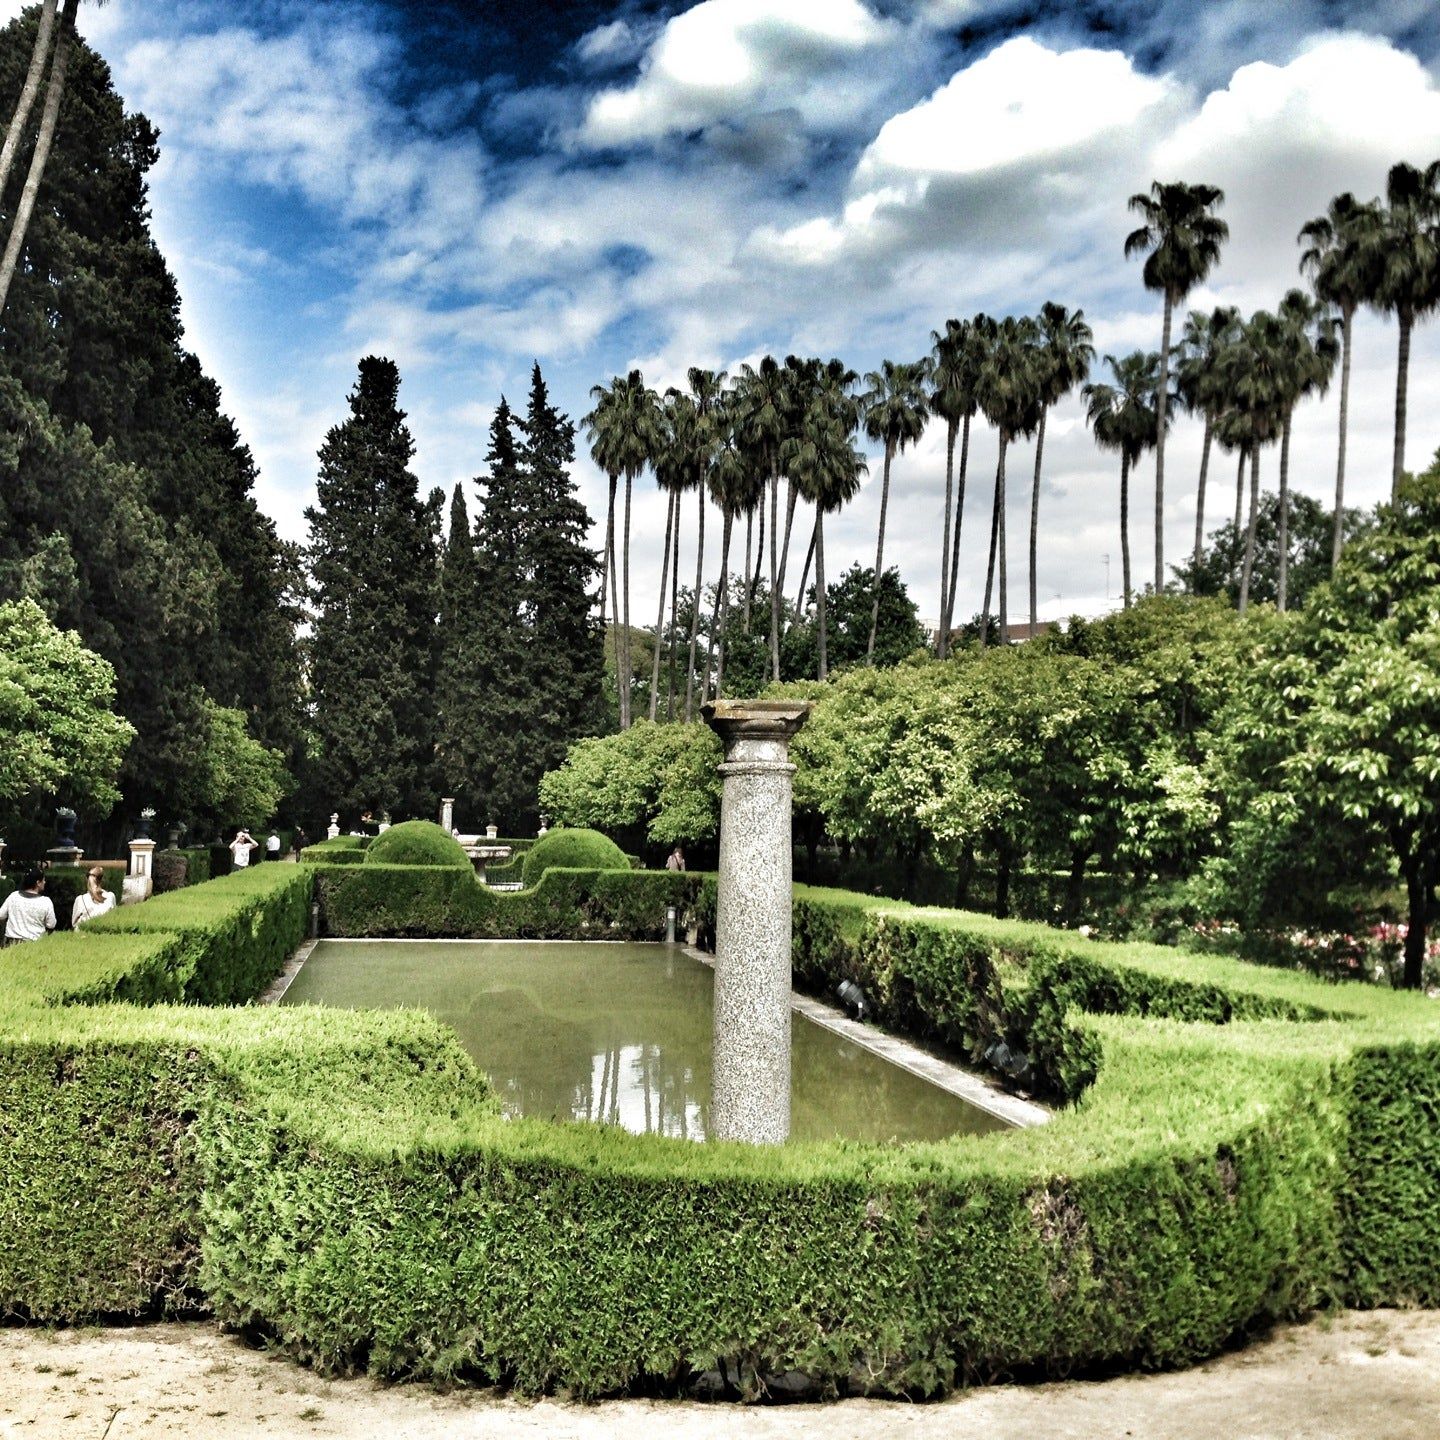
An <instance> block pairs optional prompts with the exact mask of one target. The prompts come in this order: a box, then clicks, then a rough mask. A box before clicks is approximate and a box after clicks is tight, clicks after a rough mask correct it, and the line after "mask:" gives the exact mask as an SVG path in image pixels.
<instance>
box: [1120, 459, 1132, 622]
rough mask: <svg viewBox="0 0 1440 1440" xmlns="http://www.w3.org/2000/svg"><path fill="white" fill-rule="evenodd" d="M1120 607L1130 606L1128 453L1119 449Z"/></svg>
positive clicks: (1126, 608) (1126, 607) (1124, 608)
mask: <svg viewBox="0 0 1440 1440" xmlns="http://www.w3.org/2000/svg"><path fill="white" fill-rule="evenodd" d="M1120 585H1121V590H1120V594H1121V597H1122V599H1121V602H1120V608H1121V609H1122V610H1128V609H1129V608H1130V453H1129V451H1127V450H1123V449H1122V450H1121V451H1120Z"/></svg>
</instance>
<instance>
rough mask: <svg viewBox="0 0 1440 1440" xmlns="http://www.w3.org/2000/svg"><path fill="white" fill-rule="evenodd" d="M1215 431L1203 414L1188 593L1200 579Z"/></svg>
mask: <svg viewBox="0 0 1440 1440" xmlns="http://www.w3.org/2000/svg"><path fill="white" fill-rule="evenodd" d="M1214 433H1215V423H1214V421H1213V420H1211V418H1210V416H1209V414H1208V413H1207V414H1206V416H1205V440H1204V443H1203V444H1202V445H1201V447H1200V484H1199V485H1198V486H1197V487H1196V490H1195V554H1194V556H1193V557H1192V559H1191V561H1190V593H1191V594H1192V595H1194V594H1196V593H1198V592H1197V586H1198V585H1199V581H1200V556H1201V554H1202V553H1203V552H1204V549H1205V480H1206V477H1207V476H1208V475H1209V473H1210V441H1211V438H1212V437H1213V435H1214Z"/></svg>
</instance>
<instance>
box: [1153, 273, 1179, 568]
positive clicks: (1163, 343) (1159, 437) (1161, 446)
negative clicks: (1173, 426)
mask: <svg viewBox="0 0 1440 1440" xmlns="http://www.w3.org/2000/svg"><path fill="white" fill-rule="evenodd" d="M1173 312H1174V300H1173V299H1172V297H1171V295H1170V292H1169V291H1168V290H1167V291H1166V292H1165V325H1164V328H1163V329H1162V330H1161V332H1160V389H1159V391H1158V392H1157V394H1156V396H1155V593H1156V594H1157V595H1163V594H1164V593H1165V411H1166V409H1167V408H1168V405H1169V401H1170V320H1171V317H1172V314H1173Z"/></svg>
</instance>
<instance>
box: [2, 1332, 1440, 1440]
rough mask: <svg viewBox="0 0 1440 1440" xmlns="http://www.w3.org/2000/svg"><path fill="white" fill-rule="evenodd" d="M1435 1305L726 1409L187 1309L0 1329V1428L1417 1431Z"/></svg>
mask: <svg viewBox="0 0 1440 1440" xmlns="http://www.w3.org/2000/svg"><path fill="white" fill-rule="evenodd" d="M1437 1434H1440V1311H1420V1312H1398V1311H1375V1312H1371V1313H1364V1314H1361V1313H1352V1314H1342V1315H1340V1316H1338V1317H1321V1318H1320V1319H1319V1320H1316V1321H1313V1322H1311V1323H1310V1324H1308V1325H1304V1326H1287V1327H1283V1328H1281V1329H1279V1330H1277V1331H1276V1332H1275V1333H1274V1334H1273V1335H1272V1336H1271V1337H1269V1338H1268V1339H1266V1340H1264V1341H1262V1342H1260V1343H1257V1344H1255V1345H1252V1346H1250V1347H1249V1348H1248V1349H1246V1350H1244V1351H1241V1352H1239V1353H1236V1354H1233V1355H1227V1356H1224V1357H1222V1358H1220V1359H1218V1360H1214V1361H1212V1362H1210V1363H1209V1364H1207V1365H1202V1366H1199V1367H1197V1368H1196V1369H1193V1370H1187V1371H1183V1372H1181V1373H1178V1374H1171V1375H1148V1376H1130V1377H1124V1378H1121V1379H1115V1380H1104V1381H1082V1382H1069V1383H1065V1384H1051V1385H1035V1386H1027V1387H1018V1386H997V1387H992V1388H989V1389H982V1390H973V1391H970V1392H968V1393H967V1394H963V1395H957V1396H953V1397H952V1398H950V1399H948V1400H946V1401H944V1402H942V1403H939V1404H933V1405H903V1404H891V1403H882V1402H879V1401H870V1400H849V1401H844V1402H842V1403H840V1404H836V1405H826V1406H819V1405H792V1406H770V1407H755V1408H742V1407H739V1406H732V1405H701V1404H693V1403H679V1402H669V1403H666V1402H655V1401H611V1402H607V1403H604V1404H599V1405H588V1406H581V1405H572V1404H567V1403H564V1402H561V1401H552V1400H545V1401H539V1402H526V1401H520V1400H515V1399H512V1398H508V1397H504V1396H496V1395H494V1394H491V1393H486V1392H477V1391H458V1392H452V1393H450V1394H438V1393H436V1392H434V1391H432V1390H430V1389H428V1388H427V1387H425V1386H421V1385H400V1386H388V1387H387V1386H382V1385H378V1384H375V1383H374V1382H373V1381H370V1380H363V1379H362V1380H321V1379H319V1378H317V1377H316V1376H315V1375H313V1374H311V1373H310V1372H309V1371H307V1370H304V1369H302V1368H300V1367H299V1366H297V1365H294V1364H292V1363H291V1362H289V1361H287V1360H283V1359H279V1358H276V1357H274V1356H270V1355H266V1354H263V1353H261V1352H258V1351H255V1350H251V1349H249V1348H247V1347H246V1346H245V1345H244V1344H242V1343H241V1342H240V1341H239V1340H236V1339H235V1338H233V1337H231V1336H227V1335H222V1334H221V1333H220V1332H219V1331H217V1330H216V1329H215V1328H214V1327H212V1326H209V1325H204V1324H194V1325H156V1326H147V1327H143V1328H137V1329H133V1330H66V1331H44V1330H16V1329H12V1330H0V1437H5V1440H9V1437H11V1436H26V1437H31V1436H33V1437H41V1436H56V1437H65V1440H71V1437H76V1440H91V1437H93V1440H130V1437H134V1436H141V1435H144V1436H180V1435H184V1436H197V1437H203V1440H241V1437H247V1440H248V1437H252V1436H292V1435H302V1436H342V1437H353V1440H361V1437H364V1440H372V1437H373V1440H380V1437H384V1440H438V1437H441V1436H444V1437H446V1440H474V1437H487V1440H488V1437H496V1440H501V1437H503V1440H519V1437H532V1440H538V1437H542V1436H543V1437H545V1440H601V1437H610V1436H615V1437H619V1436H625V1437H627V1440H631V1437H640V1440H644V1437H649V1436H654V1437H661V1436H663V1437H664V1440H702V1437H704V1440H709V1437H717V1436H723V1437H743V1440H772V1437H788V1436H798V1435H806V1436H809V1435H823V1436H827V1437H828V1436H835V1437H845V1440H850V1437H854V1440H872V1437H874V1440H879V1437H882V1436H884V1437H892V1436H893V1437H901V1440H930V1437H935V1440H939V1437H941V1436H944V1437H946V1440H967V1437H970V1436H974V1437H984V1440H997V1437H1002V1436H1010V1435H1034V1436H1043V1437H1046V1440H1070V1437H1075V1440H1081V1437H1084V1440H1101V1437H1110V1436H1115V1437H1121V1436H1133V1437H1136V1440H1141V1437H1143V1440H1172V1437H1175V1440H1178V1437H1182V1436H1184V1437H1193V1436H1223V1437H1226V1440H1322V1437H1323V1440H1349V1437H1355V1440H1362V1437H1363V1440H1411V1437H1415V1440H1419V1437H1422V1436H1423V1437H1425V1440H1432V1437H1434V1436H1436V1435H1437Z"/></svg>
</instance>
